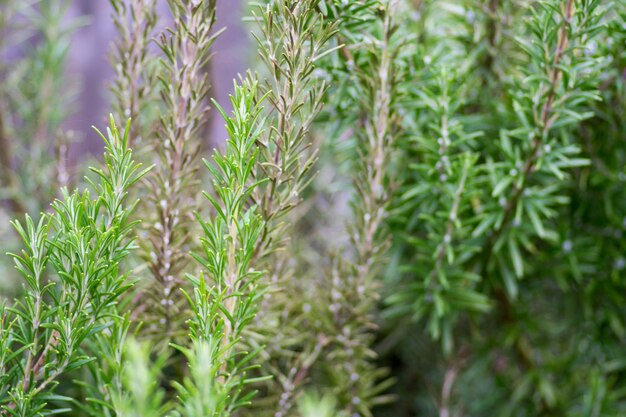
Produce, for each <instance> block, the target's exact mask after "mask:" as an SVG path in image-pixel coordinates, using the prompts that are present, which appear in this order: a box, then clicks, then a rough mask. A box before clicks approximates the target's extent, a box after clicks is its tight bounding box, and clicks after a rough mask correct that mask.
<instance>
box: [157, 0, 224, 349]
mask: <svg viewBox="0 0 626 417" xmlns="http://www.w3.org/2000/svg"><path fill="white" fill-rule="evenodd" d="M169 6H170V9H171V11H172V17H173V21H174V28H173V29H172V30H170V31H168V32H165V33H162V34H161V36H160V37H159V41H158V45H159V48H160V49H161V52H162V53H163V60H162V64H163V74H162V76H161V84H162V91H161V99H162V100H163V102H164V104H165V106H164V110H163V113H162V114H161V120H160V129H159V130H158V135H157V138H156V142H155V151H156V155H157V158H156V159H155V164H156V165H157V167H158V168H157V170H155V172H154V174H153V175H152V176H151V177H149V179H148V181H149V186H150V195H149V196H148V198H149V201H150V203H151V204H150V207H151V209H150V210H151V211H152V212H153V213H155V214H156V219H154V223H153V224H152V225H151V227H150V229H149V231H148V232H149V233H148V237H147V240H148V242H149V245H147V246H148V249H147V252H148V253H149V255H148V268H149V270H150V273H151V275H152V277H153V278H154V282H153V284H154V285H151V286H150V288H149V289H148V291H147V294H148V295H149V297H150V299H151V300H152V302H151V303H150V305H151V306H152V307H150V306H148V308H149V310H148V311H153V312H154V313H155V314H156V317H155V318H154V320H151V321H153V322H155V324H154V326H155V327H157V328H158V327H161V328H162V327H163V326H165V335H166V336H167V337H168V338H170V337H172V336H173V335H174V333H175V332H177V333H179V334H180V332H181V331H182V330H183V329H184V326H183V324H184V321H183V320H181V319H184V318H185V317H186V316H185V314H184V312H183V311H184V303H183V300H182V298H181V293H180V291H179V290H178V288H180V287H181V286H184V285H183V284H184V274H185V273H186V272H189V260H190V259H189V257H188V255H187V253H188V251H189V248H190V245H192V239H191V232H192V229H193V228H192V227H191V225H192V224H193V216H192V212H193V210H194V208H195V207H196V195H195V194H196V192H197V190H198V189H197V184H198V180H197V178H196V172H197V170H198V164H197V154H198V152H199V149H200V143H201V140H200V138H199V136H198V135H199V132H200V131H201V128H202V126H204V124H205V123H206V121H207V111H208V104H207V102H206V98H207V97H206V95H207V93H208V90H209V82H208V75H207V73H206V72H205V67H206V65H207V63H208V60H209V58H210V48H211V45H212V44H213V42H214V40H215V37H216V36H217V35H218V33H215V32H214V31H213V24H214V22H215V1H205V2H201V3H197V2H193V1H181V0H172V1H170V2H169ZM151 282H152V281H151ZM181 308H182V309H183V311H181ZM157 334H158V335H162V334H163V332H162V331H158V332H157Z"/></svg>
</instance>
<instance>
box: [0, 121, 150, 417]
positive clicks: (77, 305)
mask: <svg viewBox="0 0 626 417" xmlns="http://www.w3.org/2000/svg"><path fill="white" fill-rule="evenodd" d="M126 132H128V127H127V129H126ZM107 133H108V138H105V137H104V136H102V138H103V139H104V141H105V144H106V153H105V168H104V169H95V168H94V169H92V171H93V173H94V175H95V177H96V178H97V179H96V180H95V181H94V180H88V181H89V183H90V184H91V186H92V189H93V192H94V193H95V197H94V198H92V197H91V193H90V192H89V191H84V192H83V193H79V192H74V193H72V194H70V193H69V192H68V191H67V190H63V191H62V199H60V200H56V201H55V202H54V203H53V204H52V209H53V212H52V213H51V214H44V215H42V216H41V218H40V220H39V221H38V222H37V223H35V222H34V221H33V220H32V218H31V217H30V216H28V215H27V216H26V218H25V221H24V223H23V224H22V223H20V222H15V223H14V227H15V229H16V230H17V232H18V234H19V235H20V237H21V239H22V241H23V245H24V249H23V250H22V251H21V253H19V254H12V255H11V256H12V257H13V259H14V261H15V267H16V268H17V270H18V271H19V272H20V275H21V276H22V277H23V279H24V295H23V297H21V298H20V299H16V300H15V302H14V303H13V304H12V305H11V306H10V307H6V308H5V309H4V312H3V316H2V329H1V334H2V349H1V350H2V352H3V356H2V363H1V365H0V368H1V369H2V371H3V372H2V377H1V379H0V398H1V404H2V405H1V407H2V410H3V411H2V412H3V414H4V415H12V416H35V415H47V414H52V413H53V410H51V409H48V408H47V403H48V402H50V401H58V400H65V399H64V398H62V397H60V396H58V395H56V394H55V387H56V386H57V384H58V379H59V377H61V376H62V375H63V374H65V373H68V372H71V371H72V370H75V369H78V368H80V367H82V366H84V365H85V364H87V363H89V362H91V361H93V360H94V359H95V357H93V356H89V355H86V354H85V352H84V351H83V350H82V348H81V347H82V346H83V343H84V342H85V341H86V340H88V339H90V338H93V337H95V335H97V334H98V333H100V332H103V331H106V330H107V329H108V328H109V327H110V326H111V325H112V324H113V323H114V322H115V320H116V315H115V313H116V309H115V304H116V303H117V301H118V299H119V298H120V296H121V295H122V294H123V293H124V292H125V291H127V290H128V288H129V284H128V282H127V274H125V273H123V272H122V271H121V270H120V263H121V262H122V261H123V260H124V258H126V257H127V256H128V254H129V252H130V251H131V250H132V248H133V239H132V237H133V236H132V229H133V227H134V224H135V223H134V222H132V221H130V220H129V217H130V215H131V213H132V210H133V208H134V204H130V205H128V204H127V203H126V195H127V193H128V189H129V187H131V186H132V185H133V184H135V183H136V182H137V181H138V180H139V179H140V178H141V176H142V175H143V174H144V173H145V171H139V165H137V164H135V163H134V162H133V161H132V159H131V158H132V154H131V151H130V150H129V149H128V148H127V140H128V137H127V136H126V135H121V134H120V132H119V131H118V130H117V127H116V126H115V124H114V123H113V122H112V121H111V127H110V129H109V130H107ZM59 412H62V409H56V410H54V413H59Z"/></svg>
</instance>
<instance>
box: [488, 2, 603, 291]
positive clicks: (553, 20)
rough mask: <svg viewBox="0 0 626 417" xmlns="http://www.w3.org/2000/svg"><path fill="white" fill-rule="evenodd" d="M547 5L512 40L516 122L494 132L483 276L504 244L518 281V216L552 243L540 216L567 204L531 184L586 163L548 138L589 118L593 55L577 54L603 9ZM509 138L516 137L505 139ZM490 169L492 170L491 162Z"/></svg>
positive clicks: (520, 267)
mask: <svg viewBox="0 0 626 417" xmlns="http://www.w3.org/2000/svg"><path fill="white" fill-rule="evenodd" d="M553 3H555V4H551V3H550V4H545V3H539V4H538V5H537V6H536V9H533V16H532V19H531V23H530V24H531V29H532V30H533V40H529V41H527V40H523V39H520V40H519V42H520V45H521V46H522V48H523V49H524V51H525V52H526V53H527V55H528V57H529V68H528V70H527V71H526V75H527V78H526V80H525V82H524V84H522V83H518V84H515V85H513V86H512V87H511V92H510V94H511V95H512V97H513V100H514V102H513V107H514V108H515V111H516V114H517V116H518V119H519V122H520V123H519V124H520V127H519V128H517V129H515V130H510V131H505V132H502V135H501V136H502V138H501V143H500V147H501V150H502V152H503V156H504V161H503V162H502V164H501V165H500V167H501V168H500V167H499V169H504V170H506V169H508V173H507V172H502V174H503V175H502V176H501V177H500V178H499V179H498V181H497V182H496V183H495V184H494V188H493V192H492V197H495V198H496V199H497V205H499V206H500V208H499V209H498V210H497V211H498V214H497V215H496V216H489V217H487V218H486V220H485V222H487V223H484V224H483V227H482V230H485V227H484V226H485V225H486V224H488V222H492V224H493V230H492V233H491V234H490V235H489V236H488V238H487V239H486V240H485V246H484V249H483V251H482V261H481V269H482V273H483V274H485V273H487V271H489V270H490V268H493V267H494V264H493V263H492V262H491V261H492V260H493V256H492V255H493V254H494V253H496V252H498V253H499V252H500V250H501V249H502V248H505V249H508V252H509V254H510V263H511V264H512V267H513V268H512V269H513V271H514V275H515V276H517V277H518V278H519V277H521V276H522V275H523V271H524V261H523V259H522V256H521V250H520V248H519V245H520V244H522V243H523V242H524V241H525V240H526V238H525V237H523V236H524V234H526V232H527V231H528V230H526V228H524V227H520V226H521V225H522V223H523V222H522V220H523V217H524V216H528V218H529V219H530V223H531V225H532V232H533V233H534V234H536V235H538V236H539V237H540V238H542V239H548V240H554V239H555V237H554V233H552V232H551V231H549V230H548V229H547V228H546V227H545V226H544V224H543V223H544V220H542V219H541V215H542V214H544V215H545V216H546V217H548V218H549V217H551V216H553V214H552V213H553V208H552V207H553V206H555V205H557V204H563V202H565V201H566V200H564V199H563V197H561V196H559V195H556V192H557V191H558V189H559V187H556V186H552V187H550V188H546V189H544V190H542V189H541V188H539V187H537V185H540V184H543V183H542V181H544V179H545V178H547V177H550V176H551V177H556V178H557V179H559V180H562V179H563V178H564V177H565V173H563V172H562V170H563V169H564V168H565V169H567V168H573V167H578V166H582V165H586V164H587V163H588V161H586V160H584V159H580V158H574V156H576V155H577V154H578V153H579V148H578V147H577V146H576V145H573V144H569V143H562V142H561V141H559V140H557V139H556V138H555V137H554V136H555V131H556V129H559V132H563V133H567V132H569V131H571V127H572V126H573V125H575V124H576V123H578V122H579V121H580V120H582V119H584V118H585V117H588V115H587V114H585V113H582V111H581V108H583V107H584V106H588V105H589V103H590V102H592V101H594V100H598V99H599V98H598V95H597V86H596V85H595V83H594V82H593V74H594V73H595V71H596V68H598V65H597V64H598V59H597V58H594V57H592V56H589V55H588V54H579V53H578V52H577V51H578V50H584V49H585V48H587V47H588V45H589V44H590V43H591V42H592V39H593V36H594V35H595V34H596V33H597V27H598V21H599V19H600V18H601V15H602V13H601V11H599V8H598V2H597V1H581V2H580V4H577V3H578V2H576V1H574V0H567V1H565V2H553ZM586 67H588V68H589V69H587V70H586V69H584V68H586ZM537 73H538V74H537ZM512 139H514V140H516V141H519V142H517V143H515V144H512V143H511V140H512ZM489 169H490V170H493V166H491V167H489ZM498 262H500V265H505V264H502V263H501V261H500V260H499V261H498ZM507 269H508V267H506V266H505V267H504V268H503V271H504V272H503V276H504V277H505V285H506V287H507V291H508V293H509V296H512V297H515V295H516V284H515V282H514V279H512V278H511V277H510V276H511V275H512V274H511V273H510V272H507Z"/></svg>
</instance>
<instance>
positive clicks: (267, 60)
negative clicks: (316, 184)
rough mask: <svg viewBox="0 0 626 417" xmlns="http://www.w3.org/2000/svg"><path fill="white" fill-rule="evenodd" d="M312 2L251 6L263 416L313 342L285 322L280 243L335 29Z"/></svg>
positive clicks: (287, 261) (286, 267) (286, 291)
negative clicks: (263, 126)
mask: <svg viewBox="0 0 626 417" xmlns="http://www.w3.org/2000/svg"><path fill="white" fill-rule="evenodd" d="M318 3H319V2H318V1H316V0H305V1H295V0H283V1H275V2H269V4H264V5H262V6H259V7H258V9H256V10H254V13H255V16H254V20H255V22H256V23H257V27H258V30H257V31H256V33H254V36H255V37H256V39H257V42H258V48H259V55H260V58H261V61H262V62H263V64H265V67H266V69H267V72H268V77H267V80H266V82H264V83H262V84H261V85H260V86H259V95H260V96H264V97H267V103H268V105H267V112H266V114H267V124H268V125H269V126H270V127H269V129H267V130H266V131H265V132H264V134H263V135H262V137H260V138H259V140H258V143H257V145H258V146H259V151H260V153H259V158H258V159H259V160H258V163H257V164H256V166H255V168H254V171H253V172H254V175H255V177H256V178H258V179H267V182H266V183H264V184H263V185H262V186H259V187H257V188H256V189H255V190H254V192H253V193H252V201H253V202H254V204H256V205H257V206H258V208H259V213H260V214H261V215H262V217H263V220H264V227H263V229H262V233H261V237H260V239H259V240H258V242H256V244H255V252H254V262H257V263H258V265H259V267H261V266H262V267H263V268H266V269H267V270H268V272H269V273H268V274H267V276H266V277H265V278H266V279H264V280H263V281H262V284H263V286H264V288H265V289H267V291H268V293H267V294H266V296H265V297H264V299H263V300H262V302H261V304H260V306H259V313H258V316H257V317H256V319H255V322H254V327H255V331H256V332H258V333H260V340H253V341H251V346H253V347H254V346H257V345H266V348H265V349H264V351H263V352H264V355H265V357H266V358H270V360H269V361H267V363H265V364H264V365H265V368H263V370H264V371H266V370H269V369H271V370H272V371H273V372H276V373H277V374H278V375H277V377H276V378H274V379H272V380H271V381H269V382H268V385H267V389H268V393H267V394H268V395H267V398H266V402H264V403H263V404H262V407H259V408H255V409H254V410H253V411H252V412H253V413H259V412H266V413H267V415H274V414H275V415H285V414H286V413H287V412H288V410H290V409H291V408H292V407H293V405H294V400H295V398H296V397H297V396H298V395H299V392H300V391H299V390H300V386H301V384H302V383H303V382H304V380H305V376H306V375H307V368H308V366H309V365H307V363H308V361H309V360H310V355H311V350H314V347H311V346H309V344H315V338H313V337H306V336H305V335H303V334H302V332H301V329H299V328H296V327H294V326H293V323H296V322H297V319H296V317H295V316H294V315H299V314H301V309H297V310H294V309H293V305H294V303H293V299H292V297H291V296H292V294H291V292H292V291H293V289H294V288H295V286H296V280H295V277H294V276H293V267H292V265H293V262H291V259H292V258H293V256H294V254H293V253H292V252H290V251H288V250H287V243H288V240H289V237H290V234H291V232H292V228H291V226H292V223H293V222H292V221H290V220H291V219H290V215H291V214H292V212H293V210H294V208H295V207H297V206H298V205H299V204H300V202H301V200H302V197H301V195H302V193H303V191H304V190H305V188H306V187H307V185H308V184H309V182H310V181H311V178H312V174H311V168H312V167H313V165H314V163H315V161H316V160H317V153H318V149H316V147H315V146H312V144H311V140H310V130H311V125H312V123H313V121H314V120H315V118H316V117H317V116H318V115H319V113H320V111H321V109H322V103H323V100H324V97H325V93H326V89H327V86H326V84H325V83H324V82H323V81H321V80H319V77H318V76H316V72H315V69H316V66H317V65H318V62H319V60H320V59H321V58H323V57H324V56H326V55H327V54H328V53H329V52H332V49H331V48H328V47H327V44H328V41H329V40H330V38H331V37H332V36H333V35H334V33H335V32H336V24H334V23H332V21H330V20H327V19H325V18H324V16H323V14H322V13H320V11H319V9H318ZM295 304H297V303H295ZM268 323H272V324H271V325H268ZM303 341H304V342H305V343H304V344H306V345H307V346H303V343H302V342H303ZM294 369H295V370H294Z"/></svg>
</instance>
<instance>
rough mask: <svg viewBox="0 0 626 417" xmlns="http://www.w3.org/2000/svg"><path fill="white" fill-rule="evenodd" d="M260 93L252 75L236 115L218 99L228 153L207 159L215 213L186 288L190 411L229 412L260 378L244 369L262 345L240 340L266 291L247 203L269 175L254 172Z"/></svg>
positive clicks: (255, 217) (239, 94)
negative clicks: (261, 283) (195, 273)
mask: <svg viewBox="0 0 626 417" xmlns="http://www.w3.org/2000/svg"><path fill="white" fill-rule="evenodd" d="M256 99H257V84H256V82H255V81H252V80H246V81H244V82H243V84H242V85H238V86H235V93H234V96H233V97H232V98H231V100H232V104H233V109H234V110H233V116H227V115H226V114H225V112H224V111H223V110H222V109H221V108H219V106H218V109H219V110H220V113H221V114H222V116H223V117H224V119H225V121H226V130H227V131H228V136H229V139H228V141H227V143H226V149H225V151H224V152H223V153H220V152H218V151H215V153H214V156H213V161H211V162H209V161H205V164H206V166H207V168H208V169H209V171H210V173H211V174H212V179H213V185H214V187H213V188H214V193H213V194H209V193H205V197H206V199H207V200H208V202H209V203H210V205H211V207H212V209H213V210H214V212H215V213H216V214H215V215H214V216H213V217H211V218H208V219H206V220H205V219H203V218H202V217H201V216H200V215H197V220H198V222H199V224H200V226H201V227H202V231H203V236H202V238H201V243H202V250H201V252H199V253H195V254H194V258H195V259H196V260H197V261H198V263H199V264H200V266H201V268H202V269H201V272H200V275H199V276H190V280H191V284H192V288H193V293H190V294H187V299H188V301H189V303H190V306H191V308H192V311H193V316H192V318H191V320H190V321H189V327H190V331H191V341H192V348H191V349H181V350H182V351H183V353H184V354H185V356H186V357H187V358H188V360H189V365H190V375H189V377H188V378H186V379H185V380H184V381H183V383H182V384H177V389H178V391H179V396H180V399H181V403H180V412H181V413H182V415H185V416H190V417H196V416H197V417H201V416H207V415H210V416H224V417H226V416H230V415H232V413H233V412H234V411H235V410H237V409H238V408H240V407H241V406H243V405H246V404H247V403H248V402H249V400H250V399H251V398H252V396H253V395H254V392H249V393H244V392H243V389H244V386H245V385H246V384H248V383H251V382H254V381H255V379H253V378H247V375H246V374H247V373H248V372H250V370H251V369H252V368H254V366H253V364H252V361H253V360H254V358H255V356H256V354H257V353H258V351H259V350H260V349H259V350H256V351H252V352H250V351H246V350H245V345H244V344H242V343H241V341H240V339H241V337H242V335H243V332H244V331H246V330H248V329H247V328H248V327H249V324H250V322H251V320H252V319H253V318H254V316H255V314H256V311H257V308H258V307H257V305H258V300H259V297H260V295H261V294H262V290H261V289H260V288H259V284H258V281H259V279H260V278H261V276H262V273H261V271H260V270H259V269H257V265H256V264H255V262H254V251H255V247H256V244H257V242H258V240H259V239H260V236H261V233H262V230H263V227H264V221H263V218H262V216H261V215H260V214H259V213H258V209H257V207H256V206H254V205H250V204H249V201H250V198H251V194H252V193H253V192H254V191H255V189H256V188H258V187H260V186H262V185H264V183H265V182H266V180H260V181H255V180H254V178H253V171H254V169H255V167H256V165H257V163H258V157H259V149H258V146H257V141H258V140H259V139H260V137H261V135H262V134H263V127H264V126H263V119H262V114H261V110H262V109H261V107H259V106H258V104H259V103H256Z"/></svg>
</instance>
